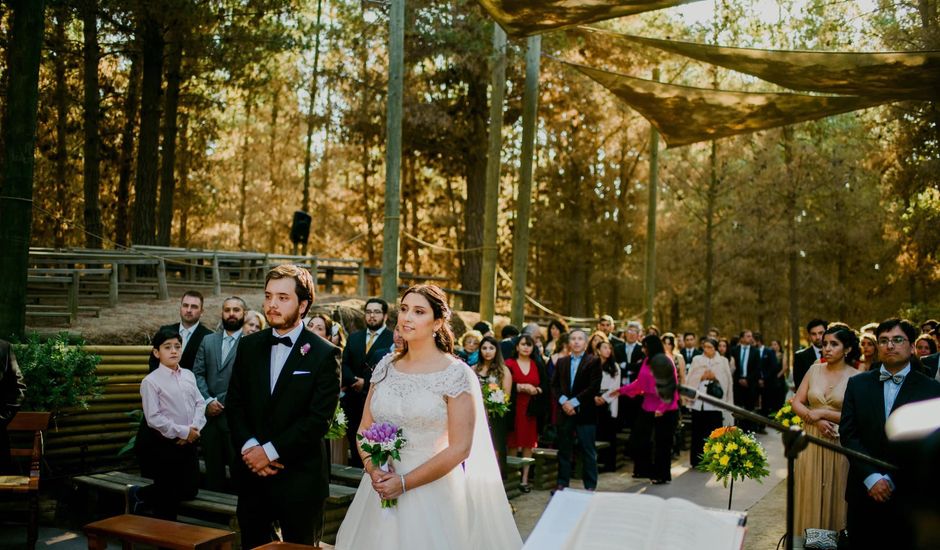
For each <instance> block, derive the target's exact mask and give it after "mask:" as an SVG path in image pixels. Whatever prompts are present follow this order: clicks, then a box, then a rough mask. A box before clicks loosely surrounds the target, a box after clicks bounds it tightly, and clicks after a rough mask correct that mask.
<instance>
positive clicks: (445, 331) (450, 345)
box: [395, 285, 454, 361]
mask: <svg viewBox="0 0 940 550" xmlns="http://www.w3.org/2000/svg"><path fill="white" fill-rule="evenodd" d="M409 294H420V295H421V296H424V299H425V300H427V301H428V303H429V304H431V311H433V312H434V319H443V320H444V324H443V325H441V328H440V329H438V330H437V331H436V332H435V333H434V344H435V345H436V346H437V349H439V350H441V351H443V352H444V353H448V354H450V355H453V354H454V332H453V331H452V330H451V329H450V315H451V311H450V306H449V305H447V294H444V291H443V290H441V289H440V287H438V286H436V285H412V286H411V287H410V288H408V290H406V291H405V292H404V294H402V295H401V299H402V300H404V299H405V297H406V296H408V295H409ZM407 353H408V342H405V343H404V345H403V346H402V349H401V350H400V351H398V353H396V354H395V360H396V361H397V360H399V359H401V358H402V357H404V356H405V355H406V354H407Z"/></svg>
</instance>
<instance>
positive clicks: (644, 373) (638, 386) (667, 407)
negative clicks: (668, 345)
mask: <svg viewBox="0 0 940 550" xmlns="http://www.w3.org/2000/svg"><path fill="white" fill-rule="evenodd" d="M669 361H670V362H672V359H670V360H669ZM672 375H673V377H675V376H676V371H675V369H673V371H672ZM620 395H629V396H630V397H635V396H637V395H642V396H643V403H642V405H641V407H642V408H643V410H644V411H646V412H667V411H675V410H678V409H679V391H678V390H676V392H675V394H674V395H673V397H672V403H668V404H667V403H665V402H663V400H662V399H660V398H659V392H657V391H656V378H655V377H653V371H651V370H650V366H649V360H648V359H644V360H643V364H642V365H641V366H640V374H638V375H637V377H636V380H635V381H634V382H632V383H630V384H626V385H624V386H620Z"/></svg>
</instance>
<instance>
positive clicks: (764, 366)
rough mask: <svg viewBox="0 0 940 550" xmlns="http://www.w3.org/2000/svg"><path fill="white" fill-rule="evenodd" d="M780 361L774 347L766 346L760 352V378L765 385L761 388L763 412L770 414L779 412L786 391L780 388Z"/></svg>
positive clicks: (766, 414) (765, 414)
mask: <svg viewBox="0 0 940 550" xmlns="http://www.w3.org/2000/svg"><path fill="white" fill-rule="evenodd" d="M780 368H781V367H780V363H779V362H778V361H777V354H776V352H774V350H773V348H770V347H767V346H764V349H763V350H762V351H761V353H760V379H761V381H762V382H763V383H764V387H763V388H760V399H761V414H763V415H764V416H768V415H770V414H773V413H775V412H777V411H778V410H779V409H780V407H782V406H783V401H782V400H783V398H785V397H786V393H785V392H781V391H780V388H779V381H780V380H781V379H780V378H778V377H777V375H778V374H780Z"/></svg>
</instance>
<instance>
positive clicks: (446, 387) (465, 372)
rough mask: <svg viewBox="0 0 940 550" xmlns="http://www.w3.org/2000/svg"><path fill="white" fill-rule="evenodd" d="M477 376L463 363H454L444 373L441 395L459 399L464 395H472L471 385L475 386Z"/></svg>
mask: <svg viewBox="0 0 940 550" xmlns="http://www.w3.org/2000/svg"><path fill="white" fill-rule="evenodd" d="M476 379H477V377H476V375H475V374H474V373H473V370H471V369H470V367H468V366H467V364H466V363H464V362H463V361H454V363H453V364H452V365H451V366H449V367H447V370H445V371H444V373H443V375H442V380H441V393H443V394H444V395H445V396H447V397H457V396H458V395H460V394H462V393H470V388H471V386H470V384H475V383H477V382H476Z"/></svg>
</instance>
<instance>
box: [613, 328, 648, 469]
mask: <svg viewBox="0 0 940 550" xmlns="http://www.w3.org/2000/svg"><path fill="white" fill-rule="evenodd" d="M642 334H643V325H641V324H640V322H639V321H630V322H629V323H627V330H626V332H625V333H624V357H625V358H626V361H625V362H624V364H623V366H622V367H621V369H620V383H621V385H622V384H629V383H630V382H633V381H635V380H636V379H637V377H638V376H639V373H640V365H642V364H643V359H645V358H646V355H645V354H644V353H643V345H642V344H641V343H640V336H641V335H642ZM614 351H615V352H616V350H614ZM618 399H619V403H618V405H617V408H618V414H617V420H618V421H619V423H620V429H628V430H630V438H629V439H628V440H627V442H626V449H625V451H626V454H627V455H628V456H631V457H633V452H634V450H635V449H636V448H637V447H638V444H637V442H636V438H635V436H634V434H635V433H636V432H635V431H634V430H633V425H634V423H635V422H636V419H637V417H638V416H639V415H640V398H638V397H629V396H625V395H622V396H620V397H619V398H618ZM633 459H634V462H635V461H636V457H633Z"/></svg>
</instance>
